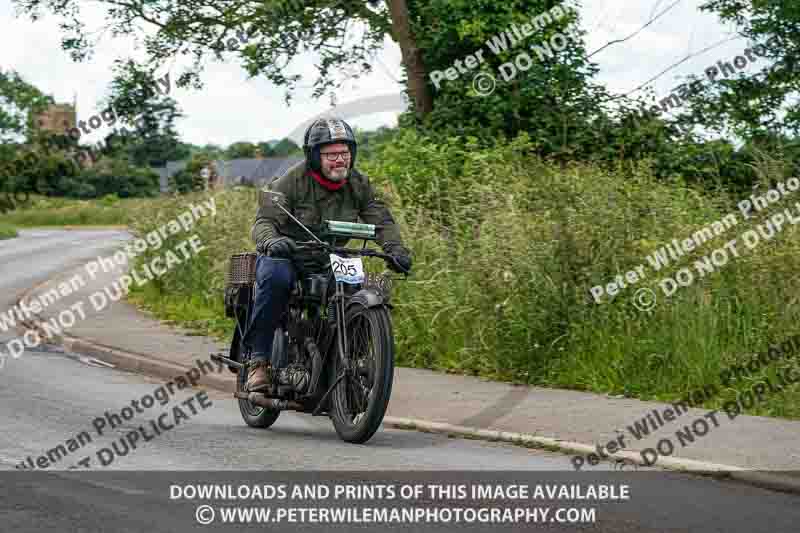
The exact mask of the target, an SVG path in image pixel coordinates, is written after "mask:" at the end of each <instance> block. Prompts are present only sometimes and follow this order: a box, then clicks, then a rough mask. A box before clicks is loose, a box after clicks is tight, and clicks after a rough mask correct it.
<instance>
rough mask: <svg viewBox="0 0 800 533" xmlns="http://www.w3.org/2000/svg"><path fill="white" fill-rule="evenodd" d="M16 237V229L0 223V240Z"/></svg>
mask: <svg viewBox="0 0 800 533" xmlns="http://www.w3.org/2000/svg"><path fill="white" fill-rule="evenodd" d="M17 235H18V234H17V228H15V227H14V226H12V225H10V224H7V223H5V222H0V240H3V239H13V238H14V237H16V236H17Z"/></svg>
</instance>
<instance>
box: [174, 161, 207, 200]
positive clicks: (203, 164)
mask: <svg viewBox="0 0 800 533" xmlns="http://www.w3.org/2000/svg"><path fill="white" fill-rule="evenodd" d="M210 163H211V158H210V157H208V155H206V154H196V155H194V156H193V157H192V158H191V159H190V160H189V162H188V163H187V164H186V168H184V169H183V170H182V171H180V172H178V173H177V174H175V175H174V176H172V177H171V178H170V184H169V185H170V189H171V190H172V191H175V192H177V193H180V194H185V193H189V192H192V191H202V190H204V189H205V188H206V184H207V180H206V178H204V177H203V175H202V172H203V169H205V168H209V165H210ZM209 169H210V168H209ZM210 170H211V169H210ZM212 171H213V170H212Z"/></svg>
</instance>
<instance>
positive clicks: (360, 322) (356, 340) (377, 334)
mask: <svg viewBox="0 0 800 533" xmlns="http://www.w3.org/2000/svg"><path fill="white" fill-rule="evenodd" d="M346 323H347V337H348V338H347V347H348V350H349V352H350V353H349V354H348V355H347V357H346V359H347V360H348V361H350V367H351V369H350V371H347V370H346V369H345V368H344V366H345V365H343V363H342V357H341V356H340V355H338V356H337V358H336V364H335V369H336V372H335V379H338V378H339V377H340V376H341V375H342V374H343V373H344V374H345V376H344V377H343V378H342V379H341V380H340V381H339V383H338V384H337V385H336V388H335V389H334V390H333V393H332V398H331V418H332V419H333V426H334V428H336V433H338V434H339V437H340V438H341V439H342V440H344V441H346V442H352V443H355V444H361V443H364V442H366V441H368V440H369V439H370V438H371V437H372V436H373V435H374V434H375V432H376V431H377V430H378V428H379V427H380V425H381V423H382V422H383V416H384V414H386V407H387V406H388V404H389V397H390V396H391V394H392V381H393V379H394V336H393V334H392V322H391V316H390V315H389V311H388V310H387V309H386V308H385V307H382V306H378V307H370V308H366V307H363V306H360V305H355V306H353V307H351V308H350V309H349V310H348V312H347V317H346Z"/></svg>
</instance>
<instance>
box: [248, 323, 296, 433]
mask: <svg viewBox="0 0 800 533" xmlns="http://www.w3.org/2000/svg"><path fill="white" fill-rule="evenodd" d="M237 333H238V332H237ZM285 345H286V341H285V338H284V334H283V330H282V329H281V328H277V329H276V330H275V341H274V342H273V343H272V350H273V352H272V353H276V352H275V351H274V350H283V349H285ZM239 349H240V350H241V344H239ZM248 361H249V359H248V360H247V361H242V362H243V363H245V362H248ZM248 374H249V372H247V371H240V372H239V375H238V376H237V378H236V390H237V391H238V392H246V391H247V376H248ZM239 412H240V413H241V414H242V418H243V419H244V421H245V423H247V425H248V426H250V427H254V428H268V427H270V426H271V425H272V424H274V423H275V421H276V420H278V417H279V416H280V414H281V412H280V411H278V410H276V409H268V408H266V407H261V406H260V405H254V404H253V403H251V402H250V400H243V399H240V400H239Z"/></svg>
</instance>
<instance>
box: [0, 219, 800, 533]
mask: <svg viewBox="0 0 800 533" xmlns="http://www.w3.org/2000/svg"><path fill="white" fill-rule="evenodd" d="M126 238H127V235H126V234H125V233H124V232H119V231H99V230H98V231H56V230H42V231H38V230H27V231H22V232H21V236H20V238H18V239H12V240H7V241H0V295H2V296H0V313H2V312H5V311H6V310H7V309H9V308H10V306H11V305H12V304H13V303H14V300H15V297H16V296H17V295H18V294H19V293H21V292H22V291H24V290H25V289H27V288H29V287H31V286H33V285H35V284H37V283H39V282H41V281H44V280H45V279H47V278H48V277H50V276H53V275H54V274H56V273H59V272H62V271H64V270H65V269H66V268H68V267H70V266H74V265H76V264H79V263H81V262H84V261H86V260H89V259H92V258H94V257H95V256H97V255H98V254H100V253H103V252H107V251H108V250H109V249H113V247H114V246H115V245H118V243H119V242H120V241H122V240H124V239H126ZM13 337H14V334H11V333H10V332H9V333H2V332H0V347H2V346H4V345H5V343H6V342H8V341H9V340H10V339H11V338H13ZM0 349H2V348H0ZM163 384H164V383H163V380H158V379H153V378H149V377H146V376H142V375H137V374H131V373H128V372H123V371H119V370H116V369H114V368H110V367H108V366H105V365H102V364H99V363H97V362H95V361H93V360H92V359H91V358H87V357H86V356H84V355H82V354H73V353H65V352H64V351H63V350H61V349H59V348H56V347H52V346H43V347H42V348H40V349H36V350H27V351H26V352H25V353H24V354H23V355H22V356H21V357H20V358H18V359H14V360H7V361H6V364H4V365H3V368H2V369H0V424H1V425H2V428H3V431H2V432H0V470H2V471H3V472H2V473H0V479H1V480H2V481H0V524H2V527H0V529H1V530H3V531H15V532H16V531H44V530H53V531H56V530H57V531H78V530H80V531H148V532H160V531H189V530H194V528H201V527H205V526H199V525H197V524H196V522H195V515H194V512H195V508H196V506H197V505H198V503H197V501H186V500H176V501H173V500H170V497H169V485H170V484H176V483H181V484H190V483H201V482H211V481H213V482H217V483H233V484H239V483H243V482H245V481H244V480H248V481H247V483H251V484H259V485H263V484H266V483H275V482H276V480H278V479H282V477H281V476H284V477H286V479H287V480H288V482H290V483H291V482H301V481H302V482H304V483H316V482H323V481H325V482H327V481H329V478H330V477H331V476H333V475H334V474H333V472H338V473H339V474H340V475H348V474H347V473H348V472H353V471H358V472H360V473H361V474H360V476H361V477H364V476H374V479H375V480H383V481H387V480H388V481H389V482H391V481H392V480H400V479H406V478H405V477H404V476H406V477H407V478H408V482H409V483H411V482H413V481H414V480H416V479H417V478H419V479H420V480H422V479H425V480H426V481H427V482H431V481H433V482H437V483H450V482H453V483H455V482H456V481H455V480H459V479H460V480H461V482H464V481H466V482H478V481H481V480H488V479H490V478H492V477H493V476H495V477H497V476H500V477H503V476H516V479H518V480H522V482H527V483H528V484H536V483H545V482H547V481H548V480H549V481H551V482H553V483H556V482H560V483H564V482H568V483H573V484H574V483H582V484H584V485H585V484H587V483H592V482H593V483H600V482H605V483H614V484H617V485H618V484H620V483H627V484H629V485H631V487H632V488H631V499H630V500H628V501H622V502H613V503H606V502H604V503H603V504H602V505H600V506H598V509H597V520H596V523H595V524H591V525H589V524H582V525H578V524H570V525H569V526H561V525H557V524H550V523H547V524H537V525H531V524H527V525H525V526H524V527H525V528H532V527H536V528H541V529H542V530H545V531H548V530H556V529H557V528H558V527H565V529H557V530H560V531H565V530H576V529H581V530H589V531H725V532H732V531H748V532H755V531H772V532H777V531H798V528H799V527H800V526H798V524H800V505H798V502H799V501H800V498H798V497H796V496H792V495H788V494H781V493H776V492H771V491H766V490H761V489H758V488H754V487H749V486H744V485H739V484H734V483H730V482H726V481H719V480H714V479H710V478H702V477H697V476H685V475H679V474H675V473H665V472H649V473H641V472H639V473H626V474H622V473H619V472H607V473H602V472H601V473H597V472H593V473H592V474H585V475H584V474H580V473H574V472H565V471H564V470H565V468H567V463H566V462H565V460H564V456H563V455H561V454H556V453H550V452H546V451H541V450H530V449H525V448H520V447H514V446H508V445H503V444H496V443H488V442H481V441H471V440H460V439H450V438H448V437H446V436H443V435H432V434H425V433H418V432H413V431H403V430H392V429H383V430H381V431H380V432H379V433H378V434H377V435H376V436H375V437H374V438H373V439H372V440H371V441H370V442H369V443H368V444H367V445H364V446H355V445H350V444H346V443H343V442H342V441H340V440H339V439H338V437H337V436H336V433H335V432H334V430H333V427H332V424H331V423H330V421H329V420H328V419H327V418H324V417H317V418H312V417H310V416H307V415H299V414H294V413H291V412H284V413H282V414H281V417H280V419H279V420H278V422H277V423H276V424H275V426H273V428H271V429H269V430H260V429H253V428H249V427H247V426H246V425H245V424H244V423H243V422H242V420H241V417H240V415H239V412H238V407H237V405H236V403H235V401H234V400H233V399H232V398H230V397H229V396H228V395H227V394H223V393H218V392H215V391H201V390H198V389H191V390H190V389H186V390H181V391H174V394H169V395H167V396H166V397H164V396H163V395H162V399H163V400H164V401H163V404H162V402H161V400H159V401H158V402H156V403H155V405H153V406H150V407H147V406H146V405H140V406H139V411H140V412H134V411H133V410H131V411H129V413H130V412H133V413H134V414H133V416H132V417H129V419H128V420H125V419H124V418H122V417H120V421H119V422H118V423H117V421H116V419H115V415H117V414H121V413H122V412H123V408H125V407H126V406H131V405H132V403H131V402H132V401H134V400H136V401H139V400H141V399H143V398H144V397H146V396H153V395H155V394H156V392H155V391H156V390H157V389H159V388H161V387H162V385H163ZM192 398H194V399H192ZM176 408H177V410H178V411H176ZM587 408H588V406H587ZM178 412H180V414H179V413H178ZM106 415H108V416H106ZM162 415H163V416H162ZM157 421H161V422H163V423H159V422H157ZM112 426H114V427H112ZM142 427H143V428H144V429H145V431H144V432H142V431H141V430H140V428H142ZM137 430H139V437H138V438H137V440H134V442H131V440H133V439H132V438H131V437H130V435H131V433H134V432H137ZM143 435H144V436H149V437H150V438H147V439H146V441H145V437H144V436H143ZM126 436H128V437H127V438H128V440H127V441H126V440H125V438H126ZM121 439H122V440H121ZM134 445H135V447H134ZM59 446H62V447H61V448H59ZM54 450H60V451H54ZM48 456H49V458H48ZM28 457H30V458H31V459H30V463H28V465H29V467H30V465H31V464H33V465H34V469H36V470H40V471H39V472H30V471H27V472H23V471H21V470H19V469H18V468H17V467H18V466H19V465H20V463H22V462H27V459H28ZM40 457H44V458H45V459H44V461H43V463H46V465H45V467H43V468H36V467H35V465H36V463H37V462H40V461H42V460H41V459H39V458H40ZM87 465H88V469H87V468H86V466H87ZM40 466H41V465H40ZM76 467H77V468H78V470H69V469H70V468H73V469H74V468H76ZM41 470H46V471H47V473H45V472H42V471H41ZM87 470H88V472H86V471H87ZM157 471H169V472H168V473H167V474H166V475H165V473H164V472H157ZM208 471H222V472H217V473H209V472H208ZM320 471H326V472H327V473H325V474H321V473H319V472H320ZM464 471H470V472H469V473H466V474H465V473H464ZM497 471H504V472H505V474H502V475H500V474H498V473H497ZM417 472H423V473H419V474H418V473H417ZM304 474H305V477H297V476H303V475H304ZM293 476H294V477H293ZM415 476H417V477H415ZM426 476H427V477H426ZM215 503H216V504H220V503H223V504H225V505H228V506H230V505H237V504H239V505H247V504H244V503H239V502H235V501H234V502H231V501H226V502H215ZM284 503H286V502H284ZM292 503H293V505H294V506H296V505H297V502H292ZM300 503H301V504H302V503H303V502H300ZM317 503H319V502H317ZM585 503H586V502H583V504H585ZM248 504H249V505H251V506H252V505H259V504H260V505H264V502H262V501H256V502H255V503H254V502H252V501H250V502H248ZM306 504H308V502H306ZM561 504H562V503H559V502H555V503H554V504H552V505H553V506H558V505H561ZM212 505H213V504H212ZM553 512H555V511H553ZM213 527H217V528H221V529H223V530H228V529H230V528H232V527H233V526H231V525H221V524H220V523H219V522H217V523H215V526H213ZM240 527H250V528H252V527H258V528H263V527H264V526H263V525H256V524H250V525H248V526H240ZM309 527H310V528H312V529H313V528H314V527H318V528H321V529H324V530H328V529H329V528H330V527H332V526H311V525H309V524H303V525H301V524H286V523H281V524H277V523H275V524H271V525H270V526H269V529H271V530H277V531H284V530H285V531H295V530H298V529H300V528H302V529H308V528H309ZM339 527H341V528H343V529H344V530H345V531H349V530H351V529H365V530H374V529H377V526H376V524H349V525H345V526H339ZM462 527H466V528H467V529H470V530H476V531H482V530H490V529H491V530H492V531H497V530H499V529H509V530H516V528H522V527H523V526H522V525H519V524H518V525H517V526H512V525H510V524H476V525H472V526H470V525H458V526H455V525H454V524H452V523H450V524H443V525H441V524H440V525H436V526H433V525H431V524H414V525H409V524H402V525H401V524H394V525H388V526H385V527H384V526H381V529H390V530H391V529H398V530H400V529H402V530H404V531H405V530H409V531H427V530H429V529H436V530H451V529H456V528H457V529H461V528H462ZM281 528H284V529H281Z"/></svg>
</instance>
